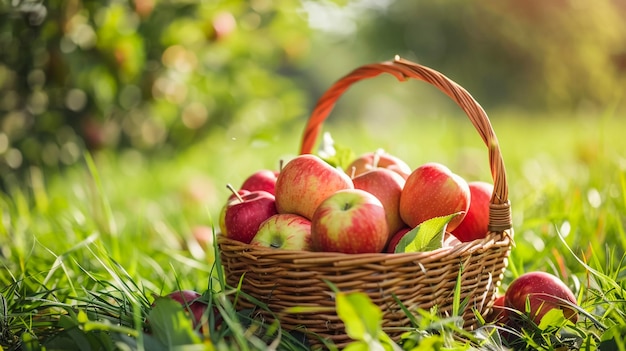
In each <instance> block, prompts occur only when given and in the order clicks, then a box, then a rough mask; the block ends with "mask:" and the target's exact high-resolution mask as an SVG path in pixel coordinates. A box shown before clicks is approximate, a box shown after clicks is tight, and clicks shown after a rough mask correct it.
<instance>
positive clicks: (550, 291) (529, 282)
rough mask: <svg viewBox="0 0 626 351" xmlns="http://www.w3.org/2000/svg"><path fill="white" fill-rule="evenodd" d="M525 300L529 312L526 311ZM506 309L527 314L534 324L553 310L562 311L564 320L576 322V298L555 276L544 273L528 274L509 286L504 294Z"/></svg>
mask: <svg viewBox="0 0 626 351" xmlns="http://www.w3.org/2000/svg"><path fill="white" fill-rule="evenodd" d="M526 300H528V303H529V305H530V311H526ZM504 303H505V306H506V307H509V308H512V309H515V310H517V311H520V312H522V313H525V312H529V317H530V318H531V319H532V321H533V322H534V323H535V324H537V325H538V324H539V323H540V322H541V318H543V316H544V315H545V314H546V313H548V311H550V310H551V309H553V308H560V309H561V310H563V315H564V316H565V318H567V319H569V320H570V321H572V322H574V323H575V322H576V321H577V320H578V314H577V312H576V309H574V308H573V307H572V305H573V306H576V297H575V296H574V294H573V293H572V291H571V290H570V289H569V288H568V287H567V285H565V283H563V281H561V280H560V279H559V278H557V277H556V276H554V275H552V274H549V273H546V272H528V273H524V274H522V275H521V276H519V277H518V278H517V279H515V280H513V282H512V283H511V284H510V285H509V287H508V289H507V291H506V293H505V294H504Z"/></svg>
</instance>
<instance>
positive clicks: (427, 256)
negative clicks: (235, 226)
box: [218, 57, 513, 347]
mask: <svg viewBox="0 0 626 351" xmlns="http://www.w3.org/2000/svg"><path fill="white" fill-rule="evenodd" d="M381 73H388V74H391V75H393V76H395V77H396V78H397V79H398V80H399V81H404V80H406V79H408V78H413V79H417V80H421V81H425V82H427V83H429V84H431V85H433V86H435V87H436V88H438V89H439V90H441V91H442V92H443V93H445V94H446V95H448V96H449V97H450V98H451V99H452V100H453V101H454V102H456V103H457V104H458V105H459V107H460V108H461V109H462V110H463V111H464V112H465V113H466V114H467V116H468V117H469V119H470V121H471V122H472V124H473V125H474V127H475V128H476V130H477V132H478V134H479V135H480V137H481V138H482V140H483V142H484V143H485V145H486V146H487V150H488V152H489V166H490V169H491V175H492V178H493V183H494V192H493V195H492V198H491V200H490V219H489V232H488V233H487V235H486V237H485V238H484V239H479V240H475V241H472V242H468V243H462V244H459V245H455V246H452V247H444V248H441V249H437V250H434V251H429V252H417V253H401V254H386V253H373V254H342V253H333V252H305V251H286V250H273V249H269V248H262V247H258V246H252V245H248V244H244V243H241V242H238V241H235V240H231V239H228V238H226V237H224V236H222V235H220V236H218V245H219V249H220V254H221V260H222V264H223V267H224V270H225V275H226V279H227V283H228V284H229V285H230V286H238V285H239V284H240V283H241V290H242V291H243V292H245V293H246V294H248V295H250V296H252V297H254V298H255V299H257V300H259V301H261V302H263V303H265V304H267V307H268V309H269V311H266V310H263V309H259V310H258V313H259V315H260V316H261V317H262V318H264V319H265V320H267V321H268V322H269V321H273V320H274V319H276V318H278V319H279V320H280V323H281V327H282V328H284V329H286V330H296V329H297V330H300V331H302V332H305V333H307V334H309V335H316V336H317V337H321V338H324V339H327V340H330V341H332V342H334V343H335V344H337V346H339V347H341V346H344V345H346V344H347V343H349V342H350V341H351V340H350V339H349V337H348V336H347V335H346V333H345V328H344V325H343V323H342V322H341V320H340V319H339V318H338V317H337V314H336V311H335V299H334V293H333V290H332V289H331V288H330V287H329V284H328V283H327V282H331V283H332V284H333V285H335V286H336V287H337V288H338V289H340V290H341V291H344V292H351V291H360V292H364V293H366V294H367V295H368V296H369V297H370V299H371V300H372V301H373V302H374V303H375V304H376V305H378V306H379V307H380V308H381V310H382V312H383V328H385V331H386V332H387V334H389V335H390V336H391V337H392V338H394V339H397V338H398V337H399V336H400V334H401V333H402V332H404V331H405V330H406V329H404V328H406V327H408V326H410V320H409V318H408V317H407V316H406V314H405V312H404V311H403V310H402V309H401V307H400V306H399V305H398V303H397V300H399V301H401V302H402V304H403V305H404V306H405V307H406V308H408V309H409V310H410V311H415V310H416V309H417V308H422V309H429V308H431V307H433V306H435V305H436V306H437V309H438V311H439V312H440V313H442V314H443V315H446V314H447V315H449V314H451V313H452V305H453V299H454V290H455V286H456V285H457V280H459V276H460V287H461V288H460V290H461V294H460V298H461V301H463V300H465V299H466V298H467V299H468V301H469V303H468V305H467V307H466V309H465V310H464V312H463V318H464V327H465V328H467V329H473V328H475V327H477V326H478V320H477V318H476V316H475V312H474V310H476V311H478V312H480V313H482V314H483V315H484V314H485V313H487V312H489V310H490V309H491V306H492V304H493V301H494V299H495V292H496V290H497V287H498V285H499V284H500V281H501V279H502V276H503V273H504V271H505V269H506V267H507V263H508V262H507V259H508V256H509V253H510V249H511V245H512V243H513V238H512V232H511V230H510V228H511V213H510V204H509V201H508V188H507V183H506V174H505V169H504V162H503V160H502V155H501V153H500V148H499V145H498V139H497V137H496V135H495V133H494V131H493V128H492V126H491V123H490V121H489V118H488V117H487V114H486V113H485V111H484V110H483V108H482V107H481V106H480V105H479V104H478V102H476V100H474V98H473V97H472V96H471V95H470V94H469V93H468V92H467V91H466V90H465V89H464V88H463V87H461V86H460V85H458V84H456V83H455V82H453V81H452V80H450V79H449V78H447V77H446V76H444V75H443V74H441V73H439V72H437V71H435V70H433V69H431V68H428V67H425V66H422V65H419V64H417V63H413V62H410V61H407V60H404V59H400V58H398V57H396V58H395V59H394V60H392V61H386V62H381V63H375V64H369V65H364V66H361V67H359V68H357V69H355V70H354V71H352V72H351V73H349V74H348V75H346V76H344V77H343V78H341V79H339V80H338V81H337V82H336V83H335V84H334V85H333V86H331V87H330V89H328V90H327V91H326V92H325V93H324V95H322V97H321V98H320V100H319V101H318V103H317V105H316V107H315V109H314V110H313V112H312V114H311V116H310V118H309V120H308V123H307V125H306V127H305V129H304V133H303V137H302V144H301V148H300V153H301V154H307V153H312V150H313V147H314V145H315V143H316V140H317V138H318V137H319V134H320V132H321V128H322V123H323V121H324V120H325V119H326V117H327V116H328V114H329V113H330V111H331V110H332V109H333V107H334V105H335V103H336V101H337V99H338V98H339V97H340V96H341V95H342V94H343V93H344V92H345V91H346V90H347V89H348V88H349V87H350V86H351V85H352V84H354V83H356V82H358V81H360V80H363V79H366V78H372V77H375V76H378V75H379V74H381ZM396 299H397V300H396ZM236 307H237V308H240V309H247V308H255V304H254V303H253V302H251V301H249V300H247V299H246V298H243V297H240V298H239V299H238V302H237V306H236ZM293 307H305V308H309V309H300V310H298V311H297V313H292V311H289V309H290V308H293ZM314 339H315V338H312V340H314Z"/></svg>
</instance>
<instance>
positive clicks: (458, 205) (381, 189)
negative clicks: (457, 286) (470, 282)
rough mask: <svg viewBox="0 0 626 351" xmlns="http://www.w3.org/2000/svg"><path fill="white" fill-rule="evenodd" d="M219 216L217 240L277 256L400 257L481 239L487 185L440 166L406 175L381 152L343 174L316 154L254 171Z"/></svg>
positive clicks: (402, 167)
mask: <svg viewBox="0 0 626 351" xmlns="http://www.w3.org/2000/svg"><path fill="white" fill-rule="evenodd" d="M229 187H230V189H231V191H232V192H233V194H232V195H230V197H229V198H228V201H227V203H226V204H225V205H224V206H223V208H222V211H221V213H220V224H219V225H220V229H221V231H222V235H225V236H226V237H228V238H230V239H233V240H237V241H240V242H242V243H246V244H251V245H258V246H265V247H268V248H274V249H283V250H307V251H319V252H341V253H346V254H357V253H380V252H386V253H400V252H419V251H430V250H434V249H438V248H441V247H444V246H451V245H456V244H459V243H460V242H467V241H472V240H475V239H480V238H484V237H485V236H486V235H487V225H488V222H489V202H490V199H491V195H492V191H493V185H492V184H491V183H487V182H483V181H472V182H468V181H466V180H465V179H464V178H462V177H461V176H459V175H458V174H455V173H454V172H452V171H451V170H450V169H449V168H448V167H446V166H445V165H443V164H441V163H435V162H431V163H426V164H423V165H421V166H419V167H417V168H415V169H413V170H412V169H411V168H410V167H409V166H408V165H407V163H406V162H404V161H403V160H401V159H400V158H398V157H396V156H394V155H391V154H389V153H386V152H384V151H382V150H377V151H375V152H368V153H365V154H363V155H360V156H359V157H356V158H355V159H354V160H353V161H352V162H351V164H350V165H349V166H347V167H346V169H341V168H338V167H333V166H331V165H330V164H329V163H328V162H326V161H325V160H324V159H322V158H321V157H319V156H317V155H313V154H303V155H299V156H296V157H295V158H293V159H291V160H290V161H289V162H287V163H286V164H285V165H284V166H282V167H281V169H280V171H273V170H267V169H264V170H259V171H257V172H255V173H253V174H251V175H250V176H249V177H248V178H247V179H246V180H245V181H244V182H243V184H242V185H241V186H240V187H239V188H238V189H235V188H233V187H232V186H229Z"/></svg>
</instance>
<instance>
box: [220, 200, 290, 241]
mask: <svg viewBox="0 0 626 351" xmlns="http://www.w3.org/2000/svg"><path fill="white" fill-rule="evenodd" d="M276 213H278V212H277V211H276V199H275V197H274V195H272V194H270V193H268V192H267V191H263V190H258V191H251V192H249V193H247V194H244V195H241V196H238V197H237V198H236V199H233V200H230V201H229V202H228V203H227V204H226V208H225V209H224V219H223V226H224V228H223V230H222V234H224V235H226V237H228V238H230V239H233V240H238V241H241V242H242V243H245V244H249V243H250V241H251V240H252V238H253V237H254V235H256V232H257V231H258V230H259V227H260V226H261V223H263V222H264V221H265V220H266V219H268V218H270V217H271V216H273V215H275V214H276Z"/></svg>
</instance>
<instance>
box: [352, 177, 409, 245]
mask: <svg viewBox="0 0 626 351" xmlns="http://www.w3.org/2000/svg"><path fill="white" fill-rule="evenodd" d="M352 182H353V183H354V188H355V189H361V190H365V191H367V192H368V193H370V194H372V195H374V196H376V197H377V198H378V200H380V202H381V203H382V204H383V207H384V208H385V213H386V215H387V216H386V217H387V227H388V229H389V233H388V237H387V238H388V239H389V238H391V236H392V235H394V234H395V233H396V232H397V231H398V230H400V229H401V228H402V227H405V226H406V224H405V223H404V222H403V221H402V218H400V210H399V207H400V194H401V193H402V188H403V187H404V183H405V182H406V181H405V180H404V178H402V176H401V175H399V174H398V173H396V172H394V171H392V170H389V169H385V168H376V169H372V170H370V171H367V172H365V173H361V174H359V175H358V176H356V177H354V178H352Z"/></svg>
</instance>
